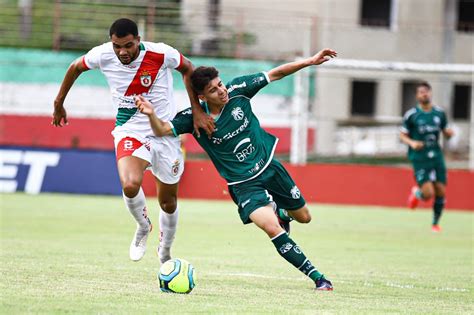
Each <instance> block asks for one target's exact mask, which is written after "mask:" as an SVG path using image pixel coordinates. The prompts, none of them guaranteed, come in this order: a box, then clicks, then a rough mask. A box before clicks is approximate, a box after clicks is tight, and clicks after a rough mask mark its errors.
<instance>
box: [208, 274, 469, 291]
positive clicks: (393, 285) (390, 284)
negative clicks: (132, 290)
mask: <svg viewBox="0 0 474 315" xmlns="http://www.w3.org/2000/svg"><path fill="white" fill-rule="evenodd" d="M206 275H209V276H228V277H243V278H260V279H273V280H290V281H295V280H297V281H308V278H307V277H296V278H290V277H276V276H268V275H262V274H257V273H250V272H209V273H206ZM334 283H335V284H336V285H337V284H338V283H345V284H351V285H359V284H360V283H357V282H354V281H347V280H337V279H336V281H334ZM363 286H365V287H375V286H386V287H390V288H398V289H415V286H414V285H412V284H401V283H393V282H390V281H387V282H386V283H381V284H374V283H371V282H368V281H365V282H364V283H363ZM435 290H436V291H450V292H469V289H464V288H443V287H441V288H439V287H436V288H435Z"/></svg>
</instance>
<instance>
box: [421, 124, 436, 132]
mask: <svg viewBox="0 0 474 315" xmlns="http://www.w3.org/2000/svg"><path fill="white" fill-rule="evenodd" d="M438 131H439V126H431V125H420V126H418V132H419V133H421V134H424V133H428V132H438Z"/></svg>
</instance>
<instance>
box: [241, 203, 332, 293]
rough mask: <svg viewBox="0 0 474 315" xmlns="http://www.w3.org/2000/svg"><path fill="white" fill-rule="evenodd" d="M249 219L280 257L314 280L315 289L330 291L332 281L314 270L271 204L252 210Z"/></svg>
mask: <svg viewBox="0 0 474 315" xmlns="http://www.w3.org/2000/svg"><path fill="white" fill-rule="evenodd" d="M250 219H251V220H252V221H253V223H255V225H257V226H258V227H259V228H260V229H262V230H263V231H264V232H265V233H266V234H267V235H268V236H269V237H270V239H271V241H272V243H273V245H275V248H276V250H277V251H278V253H279V254H280V256H281V257H283V258H284V259H285V260H286V261H288V262H289V263H290V264H292V265H293V266H295V267H296V268H297V269H298V270H300V271H301V272H303V273H304V274H305V275H307V276H308V277H309V278H310V279H311V280H313V281H314V282H315V284H316V290H324V291H332V289H333V288H332V283H331V282H330V281H329V280H327V279H326V278H324V275H323V274H321V273H320V272H319V271H318V270H316V268H315V267H314V266H313V264H312V263H311V262H310V261H309V259H308V258H306V256H305V254H304V253H303V251H302V250H301V248H300V247H299V246H298V245H297V244H296V243H295V242H294V241H293V240H292V239H291V238H290V237H289V236H288V234H287V233H286V232H285V230H284V229H283V228H282V227H281V226H280V223H279V222H278V218H277V217H276V216H275V213H274V210H273V205H272V204H269V205H267V206H265V207H261V208H258V209H257V210H255V211H253V212H252V213H251V214H250Z"/></svg>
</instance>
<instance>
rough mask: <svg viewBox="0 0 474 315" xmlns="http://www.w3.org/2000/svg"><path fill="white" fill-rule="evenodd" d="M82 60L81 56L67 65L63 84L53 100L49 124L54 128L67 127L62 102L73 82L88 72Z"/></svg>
mask: <svg viewBox="0 0 474 315" xmlns="http://www.w3.org/2000/svg"><path fill="white" fill-rule="evenodd" d="M83 58H84V56H81V57H79V58H77V59H76V60H74V61H73V62H72V63H71V64H70V65H69V68H68V69H67V71H66V75H65V76H64V79H63V82H62V83H61V87H60V88H59V92H58V95H57V96H56V98H55V100H54V112H53V121H52V122H51V124H52V125H54V126H56V127H62V126H63V124H65V125H67V114H66V109H65V108H64V100H65V99H66V96H67V93H68V92H69V90H70V89H71V87H72V85H73V84H74V81H76V79H77V78H78V77H79V76H80V75H81V73H82V72H84V71H87V70H89V69H87V68H86V67H85V66H84V64H83V63H82V59H83Z"/></svg>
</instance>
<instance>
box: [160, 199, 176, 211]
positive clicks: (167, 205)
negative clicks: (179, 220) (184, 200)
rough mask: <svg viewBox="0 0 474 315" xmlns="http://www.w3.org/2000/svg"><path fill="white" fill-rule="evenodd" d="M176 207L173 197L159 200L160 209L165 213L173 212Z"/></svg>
mask: <svg viewBox="0 0 474 315" xmlns="http://www.w3.org/2000/svg"><path fill="white" fill-rule="evenodd" d="M177 206H178V203H177V201H176V198H174V197H170V198H167V199H165V200H160V207H161V209H163V211H164V212H166V213H173V212H175V210H176V207H177Z"/></svg>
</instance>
